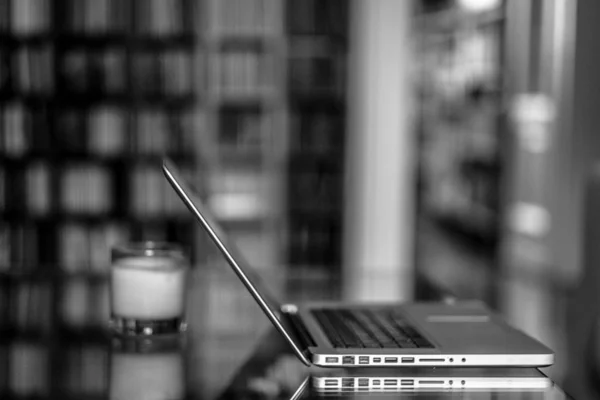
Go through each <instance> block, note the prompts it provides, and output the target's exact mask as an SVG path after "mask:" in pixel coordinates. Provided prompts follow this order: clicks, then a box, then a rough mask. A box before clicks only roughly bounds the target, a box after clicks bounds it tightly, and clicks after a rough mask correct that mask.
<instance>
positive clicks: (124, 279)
mask: <svg viewBox="0 0 600 400" xmlns="http://www.w3.org/2000/svg"><path fill="white" fill-rule="evenodd" d="M111 256H112V258H111V259H112V266H111V270H110V306H111V307H110V308H111V321H110V326H111V330H112V331H113V332H114V333H117V334H121V335H133V336H137V335H160V334H175V333H179V332H181V331H183V330H185V327H186V322H185V303H186V290H187V288H186V276H187V273H188V270H189V263H188V261H187V258H186V257H185V255H184V252H183V250H182V248H181V247H180V246H178V245H176V244H173V243H163V242H140V243H129V244H125V245H123V246H118V247H115V248H113V249H112V254H111Z"/></svg>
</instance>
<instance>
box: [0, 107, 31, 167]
mask: <svg viewBox="0 0 600 400" xmlns="http://www.w3.org/2000/svg"><path fill="white" fill-rule="evenodd" d="M2 114H3V117H4V118H3V120H4V124H3V125H4V126H3V132H4V143H2V146H3V149H4V152H5V153H6V155H9V156H15V157H18V156H22V155H24V154H25V153H26V152H27V150H28V149H29V144H30V137H29V132H28V130H27V122H26V121H27V120H28V118H29V115H28V113H27V110H26V109H25V107H24V106H23V104H21V103H17V102H14V103H8V104H6V105H5V106H4V109H3V110H2Z"/></svg>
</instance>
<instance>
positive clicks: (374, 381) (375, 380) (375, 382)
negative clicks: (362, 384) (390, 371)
mask: <svg viewBox="0 0 600 400" xmlns="http://www.w3.org/2000/svg"><path fill="white" fill-rule="evenodd" d="M373 385H381V381H380V380H379V379H373Z"/></svg>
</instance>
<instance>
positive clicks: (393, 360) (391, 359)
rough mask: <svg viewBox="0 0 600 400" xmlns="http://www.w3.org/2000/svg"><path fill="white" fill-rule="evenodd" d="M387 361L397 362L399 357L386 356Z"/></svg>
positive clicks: (388, 362)
mask: <svg viewBox="0 0 600 400" xmlns="http://www.w3.org/2000/svg"><path fill="white" fill-rule="evenodd" d="M385 362H386V364H391V363H397V362H398V357H386V358H385Z"/></svg>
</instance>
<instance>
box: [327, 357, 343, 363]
mask: <svg viewBox="0 0 600 400" xmlns="http://www.w3.org/2000/svg"><path fill="white" fill-rule="evenodd" d="M339 361H340V359H339V358H338V357H325V362H326V363H328V364H337V363H338V362H339Z"/></svg>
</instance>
